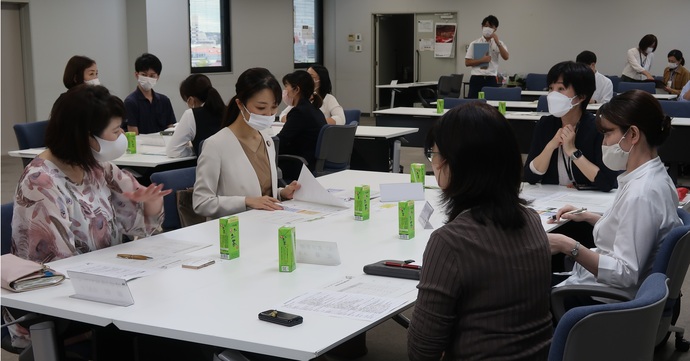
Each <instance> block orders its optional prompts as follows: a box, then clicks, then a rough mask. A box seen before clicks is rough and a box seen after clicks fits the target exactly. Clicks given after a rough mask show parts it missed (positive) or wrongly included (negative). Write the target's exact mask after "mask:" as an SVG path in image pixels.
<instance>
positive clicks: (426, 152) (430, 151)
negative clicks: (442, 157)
mask: <svg viewBox="0 0 690 361" xmlns="http://www.w3.org/2000/svg"><path fill="white" fill-rule="evenodd" d="M440 153H441V152H434V150H433V149H432V148H428V149H425V150H424V155H425V156H426V159H428V160H429V162H433V160H434V154H440Z"/></svg>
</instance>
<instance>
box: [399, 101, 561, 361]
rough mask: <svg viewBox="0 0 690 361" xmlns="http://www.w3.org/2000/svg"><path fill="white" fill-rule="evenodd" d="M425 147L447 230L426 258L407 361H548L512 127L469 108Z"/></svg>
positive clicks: (541, 291) (443, 124) (537, 265)
mask: <svg viewBox="0 0 690 361" xmlns="http://www.w3.org/2000/svg"><path fill="white" fill-rule="evenodd" d="M426 149H427V150H426V152H427V157H428V158H429V159H430V161H431V165H432V168H433V170H434V175H435V176H436V180H437V181H438V185H439V186H440V187H441V189H442V197H443V200H444V201H445V207H446V214H447V215H448V223H447V224H446V225H444V226H443V227H441V228H439V229H437V230H436V231H435V232H434V233H433V234H432V235H431V237H430V239H429V243H428V244H427V247H426V251H425V252H424V261H423V268H422V274H421V280H420V282H419V285H418V286H417V287H418V288H419V295H418V297H417V304H416V306H415V310H414V314H413V317H412V322H411V325H410V328H409V332H408V355H409V357H410V360H413V361H415V360H439V359H443V360H546V357H547V355H548V351H549V345H550V341H551V333H552V326H551V314H550V312H549V293H550V289H551V284H550V282H551V252H550V249H549V243H548V240H547V238H546V234H545V232H544V229H543V227H542V225H541V221H540V219H539V216H538V215H537V213H536V212H535V211H533V210H531V209H528V208H526V207H525V206H524V204H525V201H524V200H522V199H520V196H519V193H520V185H521V169H522V160H521V157H520V150H519V148H518V144H517V140H516V138H515V134H514V133H513V130H512V128H511V126H510V125H509V124H508V122H507V121H506V120H505V118H504V117H503V116H502V115H501V114H500V113H499V112H498V111H497V110H496V109H494V108H493V107H491V106H488V105H485V104H468V105H465V106H462V107H458V108H455V109H453V110H451V111H450V112H448V113H447V114H446V115H445V116H443V118H441V120H440V121H439V122H438V123H437V124H436V125H435V126H434V128H432V130H431V131H430V132H429V136H428V138H427V148H426Z"/></svg>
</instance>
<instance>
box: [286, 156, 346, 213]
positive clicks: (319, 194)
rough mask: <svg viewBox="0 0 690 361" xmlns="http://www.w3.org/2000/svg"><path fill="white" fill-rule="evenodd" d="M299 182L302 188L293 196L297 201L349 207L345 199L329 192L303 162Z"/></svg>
mask: <svg viewBox="0 0 690 361" xmlns="http://www.w3.org/2000/svg"><path fill="white" fill-rule="evenodd" d="M297 182H298V183H299V184H300V186H301V187H300V189H298V190H297V191H295V195H294V197H293V199H295V200H297V201H305V202H311V203H317V204H325V205H328V206H335V207H341V208H347V207H348V205H347V203H345V201H343V200H342V199H340V198H338V197H336V196H334V195H332V194H331V193H329V192H328V191H327V190H326V188H324V187H323V186H322V185H321V183H319V181H317V180H316V178H314V175H313V174H311V172H310V171H309V169H307V167H306V166H305V165H304V164H302V171H301V172H300V174H299V179H298V180H297Z"/></svg>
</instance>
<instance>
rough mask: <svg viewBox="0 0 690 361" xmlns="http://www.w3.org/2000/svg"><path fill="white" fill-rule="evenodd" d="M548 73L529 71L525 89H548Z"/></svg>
mask: <svg viewBox="0 0 690 361" xmlns="http://www.w3.org/2000/svg"><path fill="white" fill-rule="evenodd" d="M548 86H549V85H548V84H546V74H536V73H529V74H527V78H526V79H525V90H546V88H548Z"/></svg>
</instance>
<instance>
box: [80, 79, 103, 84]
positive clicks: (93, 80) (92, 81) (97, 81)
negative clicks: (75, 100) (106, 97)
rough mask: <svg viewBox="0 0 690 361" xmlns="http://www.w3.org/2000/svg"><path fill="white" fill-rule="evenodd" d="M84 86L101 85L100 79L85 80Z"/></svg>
mask: <svg viewBox="0 0 690 361" xmlns="http://www.w3.org/2000/svg"><path fill="white" fill-rule="evenodd" d="M84 84H89V85H101V81H100V80H98V78H93V79H91V80H84Z"/></svg>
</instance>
